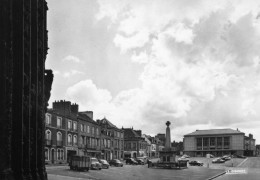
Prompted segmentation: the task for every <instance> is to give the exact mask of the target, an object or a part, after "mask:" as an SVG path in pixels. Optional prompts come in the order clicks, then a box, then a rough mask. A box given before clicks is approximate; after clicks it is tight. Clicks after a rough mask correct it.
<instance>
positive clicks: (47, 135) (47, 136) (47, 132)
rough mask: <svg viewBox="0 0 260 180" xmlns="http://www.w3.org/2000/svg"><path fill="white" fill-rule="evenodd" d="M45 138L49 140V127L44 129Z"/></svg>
mask: <svg viewBox="0 0 260 180" xmlns="http://www.w3.org/2000/svg"><path fill="white" fill-rule="evenodd" d="M45 139H47V140H51V131H50V130H49V129H47V130H46V131H45Z"/></svg>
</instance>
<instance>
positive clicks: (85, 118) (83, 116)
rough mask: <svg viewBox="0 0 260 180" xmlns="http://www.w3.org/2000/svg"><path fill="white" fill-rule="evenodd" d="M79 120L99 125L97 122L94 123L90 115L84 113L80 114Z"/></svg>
mask: <svg viewBox="0 0 260 180" xmlns="http://www.w3.org/2000/svg"><path fill="white" fill-rule="evenodd" d="M78 118H79V119H81V120H85V121H87V122H90V123H94V124H97V122H96V121H94V120H93V119H91V118H90V117H89V116H88V115H86V114H84V113H81V112H79V113H78Z"/></svg>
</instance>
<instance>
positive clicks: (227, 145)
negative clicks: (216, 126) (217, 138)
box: [224, 137, 230, 149]
mask: <svg viewBox="0 0 260 180" xmlns="http://www.w3.org/2000/svg"><path fill="white" fill-rule="evenodd" d="M229 144H230V140H229V137H224V148H225V149H229Z"/></svg>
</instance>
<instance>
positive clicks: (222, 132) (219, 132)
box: [184, 129, 245, 136]
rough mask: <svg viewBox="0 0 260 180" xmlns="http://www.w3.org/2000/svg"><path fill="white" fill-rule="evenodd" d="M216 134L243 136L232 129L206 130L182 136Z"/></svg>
mask: <svg viewBox="0 0 260 180" xmlns="http://www.w3.org/2000/svg"><path fill="white" fill-rule="evenodd" d="M218 134H245V133H243V132H241V131H239V130H233V129H207V130H196V131H195V132H192V133H189V134H186V135H184V136H200V135H218Z"/></svg>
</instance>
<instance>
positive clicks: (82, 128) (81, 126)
mask: <svg viewBox="0 0 260 180" xmlns="http://www.w3.org/2000/svg"><path fill="white" fill-rule="evenodd" d="M80 131H81V132H83V131H84V127H83V124H80Z"/></svg>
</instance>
